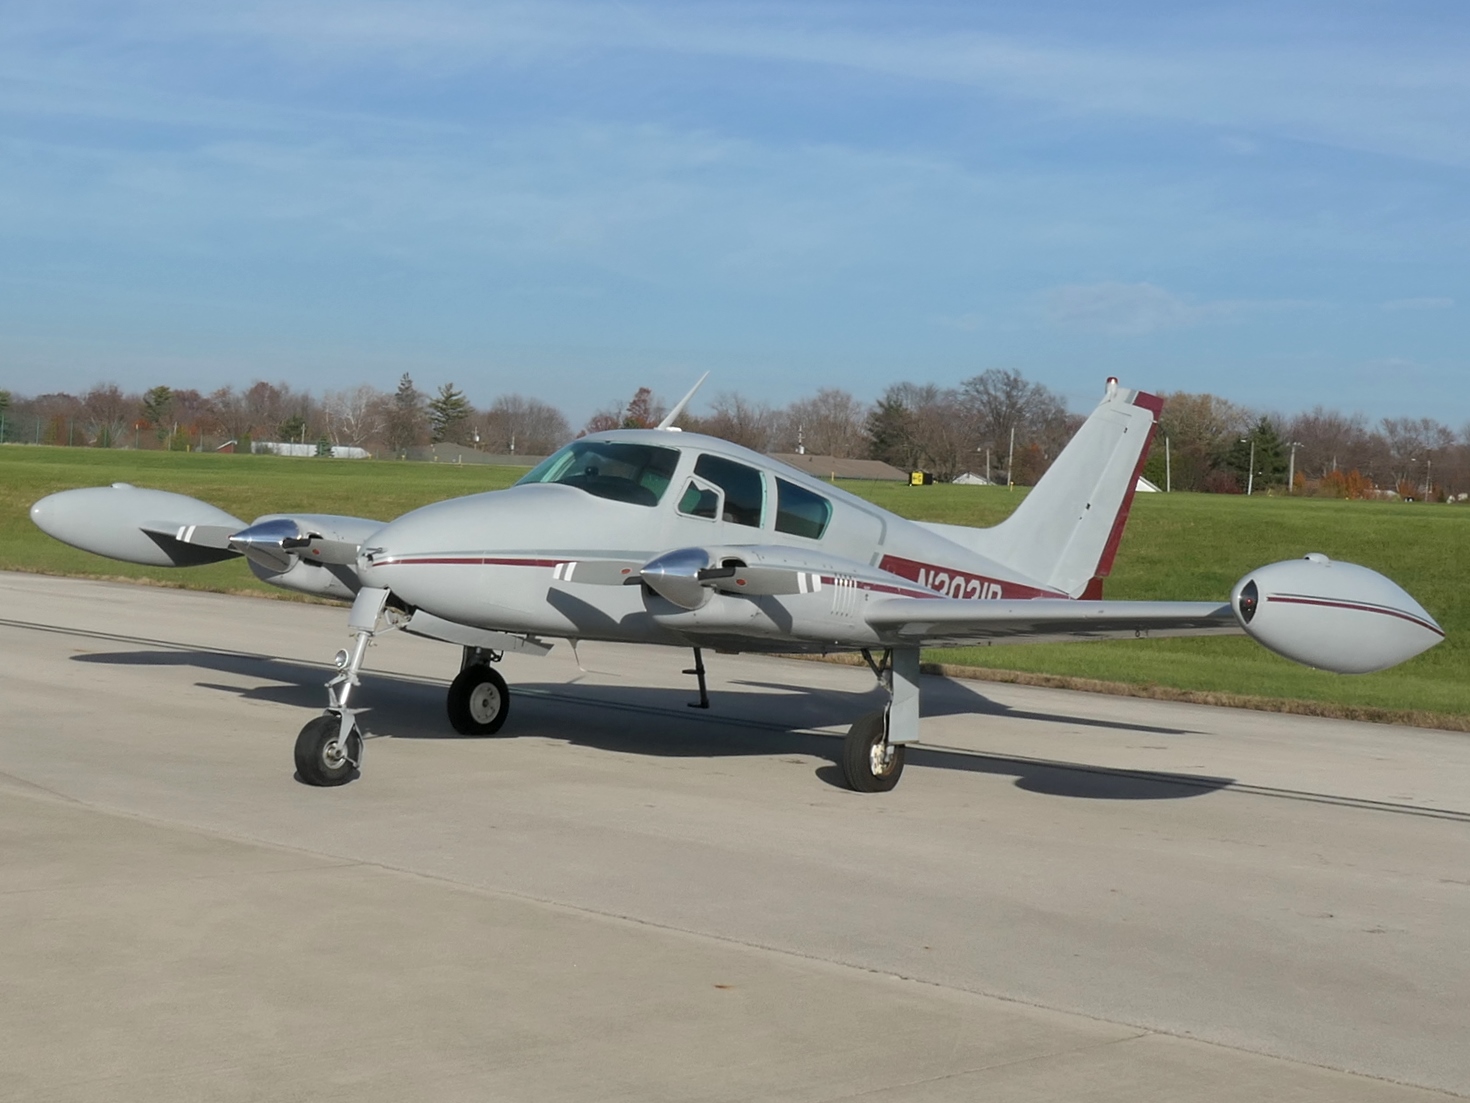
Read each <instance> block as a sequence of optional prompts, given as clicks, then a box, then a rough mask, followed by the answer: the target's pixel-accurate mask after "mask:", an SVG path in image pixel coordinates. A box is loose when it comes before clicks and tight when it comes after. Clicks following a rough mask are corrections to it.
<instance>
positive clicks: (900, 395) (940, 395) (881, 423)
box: [866, 383, 975, 479]
mask: <svg viewBox="0 0 1470 1103" xmlns="http://www.w3.org/2000/svg"><path fill="white" fill-rule="evenodd" d="M866 428H867V433H868V439H869V442H870V449H871V451H870V455H872V456H873V458H874V459H880V460H885V461H887V462H888V463H891V464H893V465H894V466H896V467H899V468H902V469H903V470H920V469H923V470H925V471H929V472H931V473H932V474H934V476H935V477H936V478H939V479H952V478H954V477H955V476H956V475H958V474H960V473H961V472H963V471H964V470H965V468H966V467H968V466H970V464H971V457H972V455H973V453H974V445H973V440H974V437H975V433H974V422H973V417H972V415H971V413H970V410H969V408H968V407H967V406H966V404H965V402H964V401H963V398H962V396H961V394H960V392H959V391H957V390H954V389H952V388H944V387H939V386H937V385H935V384H933V383H895V384H894V385H893V386H891V387H889V388H888V389H887V390H886V391H884V392H883V397H882V398H880V399H879V400H878V402H877V403H876V404H875V405H874V406H873V409H872V411H871V412H870V413H869V415H868V421H867V426H866Z"/></svg>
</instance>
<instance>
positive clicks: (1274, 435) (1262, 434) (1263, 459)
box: [1220, 417, 1286, 490]
mask: <svg viewBox="0 0 1470 1103" xmlns="http://www.w3.org/2000/svg"><path fill="white" fill-rule="evenodd" d="M1285 451H1286V450H1285V448H1283V447H1282V444H1281V434H1280V433H1278V432H1277V431H1276V426H1274V425H1272V424H1271V420H1270V418H1266V417H1263V418H1261V419H1260V420H1259V421H1258V422H1256V424H1255V425H1254V426H1253V427H1252V428H1251V430H1250V432H1249V433H1247V434H1246V436H1245V437H1244V438H1237V439H1236V440H1235V441H1233V442H1231V444H1230V447H1229V448H1228V449H1227V450H1226V452H1225V455H1224V457H1223V458H1222V460H1221V463H1220V466H1221V467H1224V468H1225V469H1226V470H1228V471H1231V472H1233V473H1234V475H1235V477H1236V479H1237V480H1238V482H1239V483H1240V489H1241V490H1246V489H1247V488H1252V487H1253V488H1254V489H1256V490H1260V489H1263V488H1265V487H1268V486H1278V485H1284V484H1285V482H1286V455H1285ZM1252 455H1254V457H1255V477H1254V478H1252V477H1251V457H1252Z"/></svg>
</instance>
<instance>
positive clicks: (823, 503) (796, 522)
mask: <svg viewBox="0 0 1470 1103" xmlns="http://www.w3.org/2000/svg"><path fill="white" fill-rule="evenodd" d="M831 520H832V503H831V502H829V501H827V499H826V498H823V497H822V496H821V495H820V494H813V493H812V492H811V491H810V490H807V489H806V488H805V487H800V486H797V485H796V484H795V483H788V482H787V481H786V480H785V479H777V480H776V531H777V532H789V533H790V534H791V535H792V536H807V537H810V538H811V539H813V540H820V539H821V538H822V533H824V532H826V531H827V523H828V522H829V521H831Z"/></svg>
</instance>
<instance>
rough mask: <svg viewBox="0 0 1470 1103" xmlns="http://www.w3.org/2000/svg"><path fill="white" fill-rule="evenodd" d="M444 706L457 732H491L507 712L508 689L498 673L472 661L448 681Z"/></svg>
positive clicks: (468, 733)
mask: <svg viewBox="0 0 1470 1103" xmlns="http://www.w3.org/2000/svg"><path fill="white" fill-rule="evenodd" d="M445 705H446V707H447V709H448V711H449V723H450V724H451V725H452V726H453V728H454V730H455V731H457V732H459V734H460V735H494V734H495V733H496V732H498V731H499V730H500V728H501V725H503V724H504V723H505V718H506V717H507V716H509V715H510V689H509V687H508V686H506V684H505V679H504V678H502V677H501V676H500V675H499V673H497V672H496V671H495V670H493V669H492V668H490V667H488V666H485V665H484V664H482V663H476V664H475V665H474V666H467V667H465V668H464V669H463V670H461V671H460V672H459V676H458V677H457V678H455V679H454V681H453V682H451V683H450V684H449V696H448V697H447V698H446V699H445Z"/></svg>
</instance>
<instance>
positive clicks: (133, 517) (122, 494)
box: [31, 483, 244, 567]
mask: <svg viewBox="0 0 1470 1103" xmlns="http://www.w3.org/2000/svg"><path fill="white" fill-rule="evenodd" d="M31 521H32V523H34V524H35V526H36V527H37V528H39V529H40V530H41V531H42V532H44V533H46V535H48V536H51V537H54V538H55V539H57V540H60V541H61V542H62V543H63V544H70V545H71V546H72V547H74V548H81V549H82V550H83V551H89V552H92V553H94V554H96V555H104V556H107V557H108V558H109V559H121V560H123V561H124V562H128V563H143V564H147V565H148V566H152V567H190V566H195V565H198V564H203V563H213V562H218V561H219V560H221V559H229V558H232V557H233V556H234V555H235V553H234V552H232V551H228V550H222V549H218V548H207V547H198V546H196V545H193V544H189V543H186V542H185V541H183V540H177V539H170V538H169V537H168V536H166V535H163V534H162V533H164V532H166V531H169V530H178V529H182V528H187V527H189V526H191V525H193V526H230V527H233V528H239V527H242V526H243V525H244V522H243V521H241V520H240V519H239V518H238V517H234V516H232V515H230V514H228V513H226V512H225V511H224V510H222V509H219V508H217V507H216V506H212V505H210V504H209V503H208V502H201V501H200V500H199V499H197V498H190V497H188V496H187V495H184V494H174V493H171V492H169V491H167V490H150V489H147V488H144V487H136V486H133V485H131V484H129V483H113V484H112V485H111V486H89V487H83V488H81V489H77V490H63V491H59V492H58V493H56V494H50V495H47V496H46V497H45V498H42V499H41V500H40V501H39V502H37V503H36V504H35V505H33V506H31ZM150 530H151V531H150Z"/></svg>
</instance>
